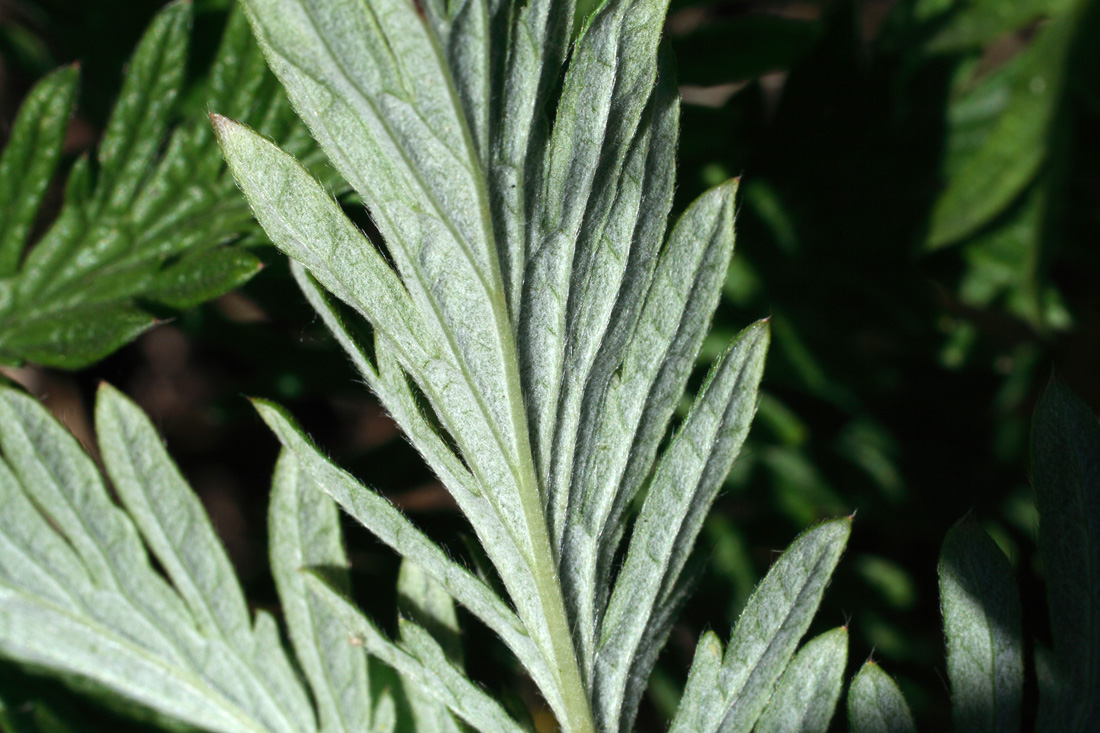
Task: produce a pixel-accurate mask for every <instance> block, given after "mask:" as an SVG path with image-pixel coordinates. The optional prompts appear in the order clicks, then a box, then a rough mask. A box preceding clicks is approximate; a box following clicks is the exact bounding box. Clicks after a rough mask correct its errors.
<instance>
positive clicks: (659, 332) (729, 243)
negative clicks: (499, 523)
mask: <svg viewBox="0 0 1100 733" xmlns="http://www.w3.org/2000/svg"><path fill="white" fill-rule="evenodd" d="M735 190H736V189H735V185H734V184H723V185H722V186H720V187H718V188H716V189H712V190H711V191H709V192H708V193H706V194H704V195H703V196H702V197H700V199H699V200H697V201H696V202H694V204H693V205H692V206H691V207H690V208H689V209H688V211H687V212H685V213H684V215H683V216H682V217H681V219H680V221H679V222H678V223H677V225H676V226H675V227H674V228H673V230H672V234H671V235H670V237H669V240H668V242H667V244H666V246H665V249H664V251H663V252H662V253H661V256H660V258H659V261H658V262H657V263H656V267H655V269H654V271H653V273H652V275H647V276H646V284H645V286H644V287H645V290H644V292H645V296H644V299H643V298H642V297H641V295H640V294H637V295H636V296H635V297H633V298H631V299H630V300H627V301H626V302H625V303H624V304H623V305H622V306H621V307H620V308H619V309H617V310H618V313H617V316H618V317H619V319H621V320H619V323H618V324H617V328H616V330H615V332H614V334H615V336H614V338H615V340H609V341H610V343H608V344H606V348H605V349H604V350H603V352H602V358H601V360H600V361H599V362H598V363H597V364H596V365H594V366H593V373H594V376H593V378H591V379H590V380H589V386H588V388H587V389H588V394H586V396H585V400H586V404H585V405H584V408H583V409H584V411H585V413H586V414H584V415H583V422H582V424H581V426H580V427H579V429H578V437H577V446H578V447H577V455H576V457H575V458H574V467H573V478H572V482H573V486H574V487H575V490H571V496H570V501H571V502H572V504H573V508H572V509H571V512H572V513H573V516H575V518H576V521H573V522H570V523H567V525H566V527H565V535H564V538H563V540H562V560H561V565H562V569H563V571H562V576H563V581H564V582H565V583H566V587H567V589H568V590H569V596H570V598H571V599H573V603H574V604H575V608H576V609H577V610H576V611H574V613H575V614H576V616H577V617H578V619H579V631H580V638H581V651H582V654H583V655H584V657H583V659H584V663H585V665H586V668H587V667H590V666H591V664H592V660H593V658H594V650H595V645H596V641H597V638H596V634H597V626H596V625H597V620H598V618H599V616H600V615H602V613H601V612H600V610H599V609H602V608H603V607H604V606H605V605H606V603H607V598H608V597H609V596H610V586H611V579H610V574H611V566H612V560H613V558H614V556H615V552H616V548H617V547H618V545H619V539H620V537H621V531H622V530H621V524H622V521H623V518H624V516H625V512H626V509H627V507H628V505H629V502H630V501H631V499H632V498H633V497H634V495H635V493H636V492H637V491H638V489H639V487H640V486H641V484H642V481H643V480H644V479H645V478H646V477H647V476H648V474H649V472H650V470H651V468H652V465H653V460H654V458H655V455H656V452H657V446H658V444H659V442H660V441H661V439H662V438H663V437H664V435H665V431H666V429H667V426H668V421H669V419H670V418H671V417H672V412H673V409H674V408H675V405H676V403H677V402H678V401H679V398H680V395H681V394H682V393H683V389H684V385H685V384H686V382H687V378H688V375H689V374H690V373H691V370H692V368H693V366H694V364H695V357H696V355H697V354H698V350H699V346H700V345H701V343H702V340H703V336H704V334H705V332H706V330H707V327H708V326H709V321H710V314H711V313H712V312H713V308H714V304H716V303H717V299H718V296H719V291H720V288H721V282H722V279H723V277H724V274H725V270H726V266H727V263H728V261H729V257H730V252H731V250H732V247H733V236H732V235H733V231H732V223H733V221H732V216H733V195H734V192H735ZM632 301H633V302H632ZM616 341H618V342H619V343H616Z"/></svg>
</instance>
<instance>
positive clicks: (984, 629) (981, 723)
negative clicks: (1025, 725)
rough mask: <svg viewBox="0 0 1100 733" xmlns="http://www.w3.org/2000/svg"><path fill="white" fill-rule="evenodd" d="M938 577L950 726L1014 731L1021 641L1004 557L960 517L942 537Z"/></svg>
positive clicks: (1020, 693)
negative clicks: (951, 717)
mask: <svg viewBox="0 0 1100 733" xmlns="http://www.w3.org/2000/svg"><path fill="white" fill-rule="evenodd" d="M939 575H940V603H941V606H942V609H943V626H944V633H945V635H946V637H947V673H948V677H949V678H950V680H951V710H952V714H953V717H954V719H955V728H956V729H957V730H960V731H963V730H965V731H979V732H980V731H1002V730H1019V728H1020V704H1021V700H1022V698H1023V687H1024V639H1023V629H1022V626H1021V621H1020V616H1021V611H1020V597H1019V593H1018V591H1017V590H1016V583H1015V579H1014V578H1013V575H1012V567H1011V566H1010V565H1009V563H1008V558H1006V557H1005V555H1004V553H1003V552H1001V549H1000V548H999V547H997V545H996V543H994V542H993V540H992V539H990V538H989V535H987V534H986V533H985V530H983V529H982V528H981V527H979V526H978V525H977V524H976V523H974V522H973V521H972V520H963V521H962V522H961V523H960V524H958V525H956V526H955V527H953V528H952V529H951V531H950V532H949V533H948V534H947V539H945V540H944V543H943V551H942V553H941V554H940V565H939Z"/></svg>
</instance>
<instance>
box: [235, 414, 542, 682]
mask: <svg viewBox="0 0 1100 733" xmlns="http://www.w3.org/2000/svg"><path fill="white" fill-rule="evenodd" d="M255 405H256V409H257V411H259V413H260V416H261V417H262V418H263V419H264V421H265V422H267V424H268V425H269V426H270V427H271V429H272V430H273V431H274V432H275V434H276V436H278V438H279V440H280V441H282V443H283V445H284V446H285V447H286V448H288V449H289V450H290V451H291V453H293V454H294V456H295V457H296V458H297V460H298V462H299V464H300V465H301V467H302V468H303V470H305V471H307V472H308V473H309V475H310V476H311V477H312V479H313V481H315V482H316V483H317V485H318V486H320V487H321V488H322V489H323V490H324V491H325V492H326V493H327V494H329V495H330V496H331V497H332V498H333V499H335V500H336V502H337V503H338V504H339V505H340V506H341V507H343V509H344V510H345V511H346V512H348V514H350V515H351V516H352V517H354V518H355V519H356V520H358V521H359V522H360V523H362V524H363V526H365V527H367V529H369V530H370V531H371V532H373V533H374V534H375V535H377V536H378V538H379V539H380V540H382V541H383V542H385V543H386V544H388V545H390V546H391V547H393V548H394V550H396V551H397V552H399V553H400V554H401V555H402V556H403V557H406V558H408V559H409V560H411V561H412V562H415V563H416V564H417V565H418V566H419V567H420V568H421V569H423V570H424V572H426V573H428V574H429V575H430V576H431V577H432V579H433V580H435V581H436V582H437V583H439V584H440V585H441V586H442V587H443V588H444V589H445V590H446V591H447V593H448V594H450V595H451V597H452V598H454V599H455V600H457V601H458V602H459V603H461V604H462V605H463V606H465V607H466V608H467V610H469V611H470V612H471V613H473V614H474V615H475V616H477V617H478V618H479V619H481V620H482V621H483V622H484V623H485V624H486V625H487V626H488V627H489V628H491V629H492V630H493V631H495V632H496V633H497V634H498V635H500V637H501V639H502V640H503V641H504V643H505V644H507V645H508V647H509V648H510V649H511V650H512V652H513V653H515V655H516V656H517V657H518V658H519V659H520V661H521V662H523V664H524V665H525V666H526V667H527V668H528V670H529V671H530V672H531V674H532V676H533V677H534V678H535V680H536V682H539V683H540V685H541V684H546V685H547V689H551V690H552V689H553V683H552V680H553V677H549V676H548V674H549V672H548V671H547V670H546V669H545V666H544V663H543V662H542V660H541V658H540V656H539V653H538V649H537V647H536V646H535V645H534V644H533V643H532V641H531V638H530V637H529V636H528V635H527V632H526V630H525V628H524V626H523V623H522V622H521V621H520V620H519V618H517V617H516V615H515V613H514V612H513V611H512V610H511V609H510V608H508V606H507V605H506V604H505V603H504V602H503V601H502V600H501V599H500V598H499V597H498V596H497V595H496V594H495V593H493V591H492V590H491V589H490V588H489V587H488V586H487V585H485V584H484V583H483V582H482V581H481V580H479V579H478V578H476V577H475V576H474V575H473V574H471V573H470V572H469V571H468V570H466V569H465V568H463V567H461V566H460V565H458V564H457V563H455V562H454V561H452V560H451V559H449V558H448V557H447V555H446V553H445V552H444V551H443V550H442V549H441V548H439V547H438V546H437V545H436V544H435V543H433V542H432V541H431V540H429V539H428V538H427V537H426V536H424V534H422V533H421V532H420V530H418V529H416V528H415V527H414V526H413V525H412V523H411V522H410V521H409V520H408V519H406V518H405V517H404V516H402V514H401V513H400V512H399V511H398V510H397V509H396V508H394V507H393V505H391V504H390V503H389V502H387V501H386V500H385V499H383V498H382V497H381V496H379V495H378V494H377V493H375V492H373V491H371V490H370V489H368V488H366V487H365V486H363V485H362V484H360V483H359V482H358V481H356V480H355V479H354V478H352V477H351V476H349V475H348V474H347V473H345V472H344V471H341V470H340V469H339V468H337V467H336V466H334V465H333V464H332V463H331V462H330V461H329V460H328V459H327V458H325V457H324V456H322V455H321V454H320V453H319V452H318V451H317V449H316V448H314V447H313V446H312V445H311V444H310V443H309V441H308V440H307V439H306V437H305V436H304V435H303V434H302V433H301V431H300V430H299V429H298V427H297V426H296V425H295V424H294V422H293V421H292V420H291V419H290V418H289V417H288V416H287V415H286V414H285V413H284V412H283V411H282V410H281V409H280V408H278V407H277V406H275V405H272V404H270V403H266V402H263V401H259V400H257V401H256V403H255Z"/></svg>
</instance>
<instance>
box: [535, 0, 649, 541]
mask: <svg viewBox="0 0 1100 733" xmlns="http://www.w3.org/2000/svg"><path fill="white" fill-rule="evenodd" d="M666 9H667V0H609V2H606V3H603V4H602V5H601V6H600V7H599V9H598V10H597V11H596V12H595V13H593V14H592V15H591V16H590V17H589V18H588V20H587V22H586V23H585V24H584V27H583V29H582V31H581V35H580V37H579V38H578V39H577V40H576V42H575V43H574V45H573V49H572V58H571V60H570V63H569V67H568V70H567V72H566V76H565V81H564V87H563V90H562V93H561V98H560V100H559V101H558V106H557V111H556V115H555V119H554V125H553V129H552V132H551V137H550V140H549V143H548V147H547V152H546V159H545V162H544V164H543V170H542V171H541V178H542V181H543V183H542V186H541V190H540V192H539V195H538V197H537V198H536V199H535V205H534V207H533V209H532V210H531V211H530V212H529V216H530V219H529V221H528V234H527V257H526V264H525V266H524V276H523V287H522V292H521V302H522V307H521V308H520V310H519V313H518V316H517V323H516V336H517V345H518V358H519V366H520V373H521V375H522V379H523V385H524V392H525V403H526V407H527V422H528V424H529V425H530V432H531V444H532V454H533V457H534V460H535V470H536V472H537V474H538V476H539V479H540V481H541V483H542V486H543V487H544V489H543V493H544V494H545V496H544V501H545V502H546V503H547V504H548V505H549V522H550V534H551V537H552V538H555V539H556V538H557V537H560V535H561V532H562V530H563V527H564V524H565V523H564V517H565V513H566V509H567V507H568V504H569V495H568V488H569V485H568V484H567V483H564V482H562V483H558V484H555V483H552V482H549V481H548V474H549V471H550V456H551V453H552V451H553V448H554V442H553V441H554V437H555V436H554V433H555V424H556V418H557V410H556V406H557V403H558V400H559V399H560V388H561V384H562V381H563V376H566V374H565V372H564V371H563V369H564V368H565V361H564V360H565V355H566V352H567V350H568V349H570V348H571V347H573V348H576V347H575V345H574V344H572V343H570V338H569V334H567V333H566V323H567V316H568V314H569V305H570V300H571V299H572V298H573V297H576V296H574V295H573V292H574V289H575V287H576V286H575V284H574V283H575V282H576V281H577V280H581V279H584V278H586V277H587V276H588V274H589V273H588V272H586V269H587V268H588V267H590V266H591V264H590V263H589V262H586V259H587V258H586V250H587V249H589V248H596V247H599V246H600V245H601V244H602V243H601V241H600V239H601V236H600V235H601V234H602V232H601V231H600V229H602V226H600V225H602V223H603V220H604V219H605V218H606V217H607V212H608V210H609V209H610V208H611V207H613V206H614V205H615V199H616V194H617V188H618V186H617V181H618V180H619V179H620V177H621V176H622V174H623V165H624V161H625V160H626V158H627V155H628V152H629V150H630V147H631V143H632V141H633V140H634V138H635V136H636V135H638V132H639V125H640V124H641V123H642V120H643V115H644V112H645V110H646V105H647V102H648V101H649V98H650V95H651V93H652V90H653V87H654V84H655V82H656V76H657V48H658V42H659V40H660V31H661V20H662V19H663V17H664V13H665V10H666ZM593 222H594V223H595V224H596V225H597V229H596V231H595V232H590V231H589V230H591V229H592V223H593ZM620 259H625V258H623V257H620ZM611 290H612V296H613V292H614V290H617V289H611ZM581 297H583V294H582V296H581ZM574 340H575V336H574Z"/></svg>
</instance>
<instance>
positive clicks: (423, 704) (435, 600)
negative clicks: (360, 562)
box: [397, 560, 463, 733]
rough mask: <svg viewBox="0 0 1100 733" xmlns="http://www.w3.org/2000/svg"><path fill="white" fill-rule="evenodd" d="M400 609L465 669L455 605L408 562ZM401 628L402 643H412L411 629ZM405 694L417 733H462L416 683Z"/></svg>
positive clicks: (400, 580) (401, 577)
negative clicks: (428, 731)
mask: <svg viewBox="0 0 1100 733" xmlns="http://www.w3.org/2000/svg"><path fill="white" fill-rule="evenodd" d="M397 609H398V612H399V613H400V614H401V615H402V616H403V617H404V618H407V619H409V620H411V621H412V622H413V623H415V624H416V625H417V626H418V627H420V628H422V629H423V630H424V631H426V632H427V633H428V634H430V635H431V637H432V638H433V639H435V641H436V642H437V643H438V644H439V648H440V649H442V650H443V653H444V654H445V655H446V657H447V660H448V661H449V662H450V663H451V664H453V665H454V666H455V668H456V669H459V670H461V669H462V666H463V664H462V658H463V654H462V638H461V633H462V632H461V629H460V628H459V625H458V616H457V615H456V613H455V606H454V601H453V600H452V599H451V597H450V596H449V595H447V593H446V592H445V591H444V590H443V589H442V588H440V587H439V585H438V584H436V583H435V582H434V581H433V580H432V579H431V578H430V577H429V576H428V575H427V574H425V573H424V571H423V570H421V569H420V568H418V567H417V566H416V565H414V564H413V563H410V562H408V561H407V560H406V561H403V562H402V563H401V569H400V570H399V571H398V573H397ZM400 628H401V633H402V638H401V640H402V641H403V642H406V641H409V639H406V638H405V633H406V631H407V630H408V629H410V628H411V627H410V626H408V625H407V624H401V626H400ZM405 692H406V697H407V698H408V701H409V707H410V708H412V716H413V721H414V728H415V729H416V730H430V731H439V732H440V733H461V727H460V726H459V724H458V722H457V721H455V720H454V718H453V717H452V715H451V713H450V712H449V711H448V710H447V708H446V707H444V706H443V705H440V704H439V703H438V702H436V701H435V700H434V699H432V698H431V697H429V696H426V695H424V693H423V692H421V691H420V689H419V687H418V686H417V685H416V684H415V683H413V684H411V685H408V686H407V689H406V690H405Z"/></svg>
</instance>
